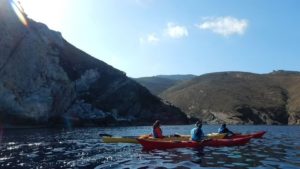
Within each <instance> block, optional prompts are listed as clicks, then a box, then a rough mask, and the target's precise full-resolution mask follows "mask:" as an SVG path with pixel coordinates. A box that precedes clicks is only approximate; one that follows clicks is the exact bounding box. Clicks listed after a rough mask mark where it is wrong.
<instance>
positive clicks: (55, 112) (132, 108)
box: [0, 0, 187, 126]
mask: <svg viewBox="0 0 300 169" xmlns="http://www.w3.org/2000/svg"><path fill="white" fill-rule="evenodd" d="M17 6H18V4H13V1H8V0H0V23H1V24H0V122H1V123H4V124H5V125H50V126H51V125H55V126H56V125H70V124H71V125H95V124H96V125H102V126H103V125H104V126H105V125H113V124H125V125H126V124H150V123H152V122H153V121H154V120H156V119H160V120H162V121H163V123H171V124H183V123H186V122H187V118H186V116H185V114H184V113H182V112H181V111H180V110H179V109H178V108H176V107H174V106H170V105H165V104H164V103H162V102H161V101H160V99H159V98H157V97H156V96H153V95H152V94H150V92H149V91H148V90H147V89H146V88H144V87H142V86H141V85H139V84H138V83H136V82H135V81H133V80H131V79H130V78H128V77H127V76H126V74H125V73H124V72H122V71H119V70H117V69H115V68H113V67H112V66H110V65H108V64H106V63H104V62H102V61H100V60H97V59H95V58H93V57H91V56H89V55H88V54H86V53H84V52H83V51H81V50H79V49H77V48H76V47H74V46H72V45H71V44H69V43H68V42H67V41H66V40H64V39H63V37H62V35H61V34H60V33H59V32H55V31H52V30H49V29H48V28H47V26H46V25H44V24H42V23H37V22H35V21H33V20H30V19H28V18H27V16H26V14H25V13H23V11H22V9H21V8H20V7H19V8H18V7H17ZM13 7H14V8H15V9H17V11H14V10H13ZM17 14H18V15H19V16H20V15H22V16H23V20H24V19H25V20H27V21H25V23H24V21H23V23H22V22H21V21H20V18H18V15H17ZM22 16H21V17H22ZM21 19H22V18H21Z"/></svg>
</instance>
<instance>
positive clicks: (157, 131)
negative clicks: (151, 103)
mask: <svg viewBox="0 0 300 169" xmlns="http://www.w3.org/2000/svg"><path fill="white" fill-rule="evenodd" d="M153 137H154V138H163V137H164V136H163V135H162V131H161V129H160V127H156V128H155V129H153Z"/></svg>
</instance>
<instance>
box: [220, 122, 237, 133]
mask: <svg viewBox="0 0 300 169" xmlns="http://www.w3.org/2000/svg"><path fill="white" fill-rule="evenodd" d="M218 133H226V135H229V134H231V135H234V133H233V132H232V131H230V130H229V129H228V128H227V127H226V124H225V123H224V124H222V126H221V127H220V128H219V129H218Z"/></svg>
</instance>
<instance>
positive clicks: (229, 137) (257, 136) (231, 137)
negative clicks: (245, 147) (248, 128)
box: [225, 131, 266, 139]
mask: <svg viewBox="0 0 300 169" xmlns="http://www.w3.org/2000/svg"><path fill="white" fill-rule="evenodd" d="M265 133H266V131H259V132H256V133H251V134H234V135H231V136H226V137H225V138H227V139H234V138H245V137H251V138H261V137H262V136H263V135H264V134H265Z"/></svg>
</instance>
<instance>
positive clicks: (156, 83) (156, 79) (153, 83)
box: [134, 75, 196, 96]
mask: <svg viewBox="0 0 300 169" xmlns="http://www.w3.org/2000/svg"><path fill="white" fill-rule="evenodd" d="M193 77H196V76H195V75H158V76H152V77H141V78H134V80H135V81H137V82H138V83H140V84H141V85H143V86H145V87H146V88H147V89H148V90H149V91H150V92H151V93H153V94H154V95H157V96H158V95H159V94H160V93H162V92H163V91H165V90H166V89H168V88H170V87H172V86H174V85H176V84H178V83H181V82H183V81H186V80H190V79H192V78H193Z"/></svg>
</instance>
